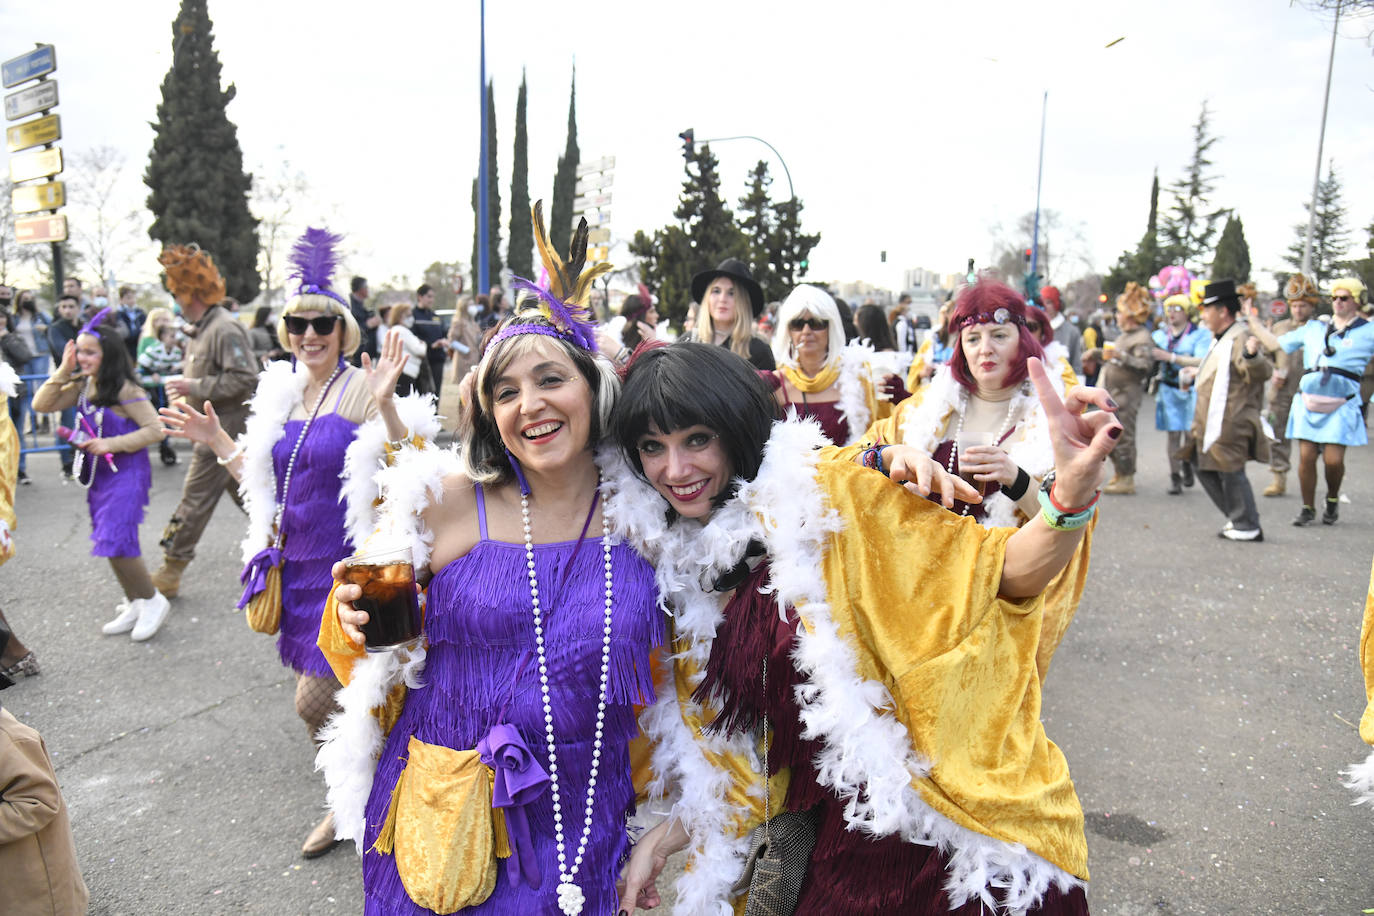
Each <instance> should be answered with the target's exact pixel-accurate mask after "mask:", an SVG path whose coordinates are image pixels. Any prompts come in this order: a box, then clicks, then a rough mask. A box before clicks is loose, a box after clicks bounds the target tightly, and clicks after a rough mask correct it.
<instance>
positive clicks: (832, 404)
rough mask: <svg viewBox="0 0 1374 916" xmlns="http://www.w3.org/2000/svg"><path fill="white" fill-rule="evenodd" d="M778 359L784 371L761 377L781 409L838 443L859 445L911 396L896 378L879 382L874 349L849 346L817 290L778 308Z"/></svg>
mask: <svg viewBox="0 0 1374 916" xmlns="http://www.w3.org/2000/svg"><path fill="white" fill-rule="evenodd" d="M773 358H774V359H776V360H777V363H778V365H779V366H780V367H781V368H780V369H778V370H776V371H771V372H760V373H759V376H760V377H761V378H762V379H763V380H764V381H765V382H767V383H768V384H769V386H771V387H772V388H773V396H774V398H775V399H776V400H777V402H778V406H780V407H781V408H782V409H783V411H784V412H791V413H795V414H796V415H797V416H798V417H800V418H802V419H807V418H811V419H814V420H815V421H816V422H817V423H819V424H820V427H821V433H822V434H823V435H824V436H825V437H826V439H828V440H830V441H831V442H833V443H834V444H835V445H848V444H849V443H851V442H857V441H858V440H859V438H860V437H861V436H863V434H864V431H865V430H867V429H868V427H869V424H870V423H872V422H873V421H875V420H881V419H883V418H885V417H887V416H890V415H891V413H892V403H893V400H894V399H895V400H897V401H900V400H902V399H903V398H905V397H906V390H905V389H904V388H902V383H901V380H900V379H898V378H897V377H896V376H892V375H889V376H886V377H884V378H883V379H881V380H878V381H875V379H874V372H873V369H872V367H871V365H870V361H871V360H872V358H873V348H872V347H871V346H868V345H866V344H862V343H859V342H857V341H856V342H854V343H851V344H849V345H848V346H846V345H845V342H844V331H843V329H842V325H841V318H840V311H839V307H838V306H837V305H836V304H835V300H834V299H832V298H831V297H830V294H829V293H827V292H825V291H824V290H822V289H819V288H818V287H815V286H807V285H805V284H803V285H801V286H798V287H797V288H796V289H794V290H792V292H791V294H790V295H788V297H787V298H786V299H785V300H784V301H783V303H782V305H781V306H780V307H779V308H778V329H777V331H775V332H774V333H773Z"/></svg>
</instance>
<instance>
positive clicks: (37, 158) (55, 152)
mask: <svg viewBox="0 0 1374 916" xmlns="http://www.w3.org/2000/svg"><path fill="white" fill-rule="evenodd" d="M61 173H62V150H61V149H59V148H58V147H56V146H54V147H52V148H51V149H36V150H34V151H33V152H31V153H20V154H19V155H17V156H11V157H10V181H14V182H19V181H32V180H33V179H35V178H47V177H48V176H49V175H60V174H61Z"/></svg>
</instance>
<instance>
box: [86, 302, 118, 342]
mask: <svg viewBox="0 0 1374 916" xmlns="http://www.w3.org/2000/svg"><path fill="white" fill-rule="evenodd" d="M112 311H113V309H111V308H110V307H109V306H108V305H107V306H106V307H105V308H103V309H101V310H100V311H98V312H96V313H95V314H94V315H92V316H91V320H90V321H88V322H86V324H85V325H84V326H83V327H82V328H81V330H80V332H78V333H79V334H89V335H91V336H92V337H97V338H98V337H99V336H100V332H99V331H97V330H96V328H98V327H99V326H100V322H102V321H104V320H105V316H106V315H108V314H110V312H112Z"/></svg>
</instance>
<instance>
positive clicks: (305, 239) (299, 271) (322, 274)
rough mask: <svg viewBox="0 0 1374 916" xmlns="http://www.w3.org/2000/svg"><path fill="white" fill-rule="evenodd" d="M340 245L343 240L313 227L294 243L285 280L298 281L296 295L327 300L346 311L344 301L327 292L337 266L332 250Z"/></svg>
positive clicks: (332, 292)
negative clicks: (322, 297)
mask: <svg viewBox="0 0 1374 916" xmlns="http://www.w3.org/2000/svg"><path fill="white" fill-rule="evenodd" d="M341 241H343V236H341V235H336V234H334V233H333V232H330V231H329V230H328V229H315V228H313V227H312V228H309V229H306V230H305V234H304V235H302V236H301V237H300V238H299V239H297V240H296V244H295V245H293V246H292V247H291V256H290V258H289V260H290V262H291V273H290V274H289V276H288V279H291V280H299V281H300V285H299V286H298V287H296V295H298V296H301V295H320V296H328V297H329V298H330V299H333V300H334V301H335V302H337V303H339V304H340V305H342V306H343V307H344V308H348V302H347V300H345V299H344V297H343V296H340V295H339V294H338V293H336V292H334V290H332V289H330V281H331V280H332V279H333V277H334V269H335V268H337V267H338V266H339V256H338V254H337V252H336V251H335V247H336V246H337V245H338V244H339V242H341Z"/></svg>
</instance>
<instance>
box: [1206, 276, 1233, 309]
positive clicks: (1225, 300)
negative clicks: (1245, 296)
mask: <svg viewBox="0 0 1374 916" xmlns="http://www.w3.org/2000/svg"><path fill="white" fill-rule="evenodd" d="M1202 304H1203V306H1208V305H1224V306H1226V307H1227V308H1228V309H1230V310H1231V311H1233V312H1239V311H1240V297H1239V296H1237V295H1236V281H1235V280H1214V281H1213V282H1211V283H1208V284H1207V286H1206V287H1205V288H1204V289H1203V290H1202Z"/></svg>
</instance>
